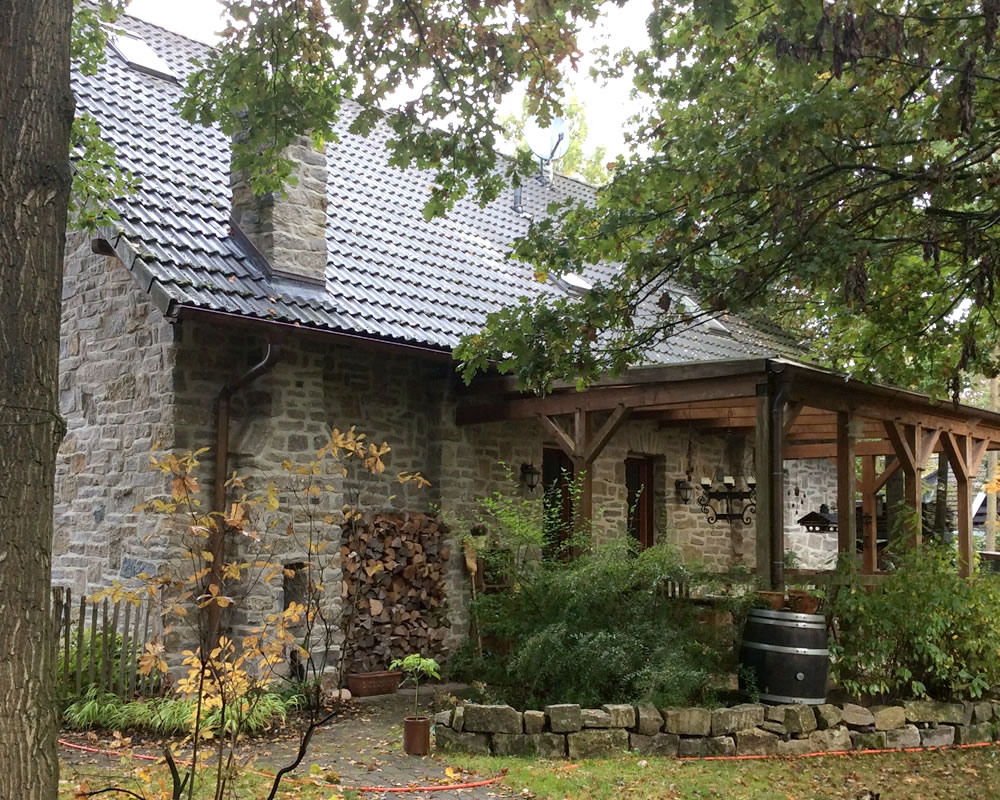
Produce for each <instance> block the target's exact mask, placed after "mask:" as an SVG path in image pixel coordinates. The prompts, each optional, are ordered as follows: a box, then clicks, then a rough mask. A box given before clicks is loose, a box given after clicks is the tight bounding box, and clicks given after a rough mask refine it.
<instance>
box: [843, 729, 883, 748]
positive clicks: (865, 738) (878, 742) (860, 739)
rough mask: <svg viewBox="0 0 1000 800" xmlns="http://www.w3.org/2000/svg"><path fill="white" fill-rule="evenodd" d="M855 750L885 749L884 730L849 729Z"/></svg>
mask: <svg viewBox="0 0 1000 800" xmlns="http://www.w3.org/2000/svg"><path fill="white" fill-rule="evenodd" d="M851 744H852V745H854V749H855V750H885V731H851Z"/></svg>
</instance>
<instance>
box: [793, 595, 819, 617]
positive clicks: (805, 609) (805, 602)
mask: <svg viewBox="0 0 1000 800" xmlns="http://www.w3.org/2000/svg"><path fill="white" fill-rule="evenodd" d="M822 602H823V601H822V599H821V598H819V597H813V596H812V595H811V594H809V592H803V591H801V590H791V591H789V592H788V605H789V606H790V607H791V609H792V611H794V612H795V613H796V614H815V613H816V611H817V610H818V609H819V607H820V604H821V603H822Z"/></svg>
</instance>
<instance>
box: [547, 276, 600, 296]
mask: <svg viewBox="0 0 1000 800" xmlns="http://www.w3.org/2000/svg"><path fill="white" fill-rule="evenodd" d="M556 285H557V286H558V287H559V288H560V289H562V290H563V291H564V292H568V293H569V294H576V295H584V294H586V293H587V292H589V291H590V290H591V289H593V288H594V284H592V283H591V282H590V281H588V280H587V279H586V278H584V277H583V275H580V274H579V273H576V272H564V273H563V274H562V275H560V276H559V277H558V278H556Z"/></svg>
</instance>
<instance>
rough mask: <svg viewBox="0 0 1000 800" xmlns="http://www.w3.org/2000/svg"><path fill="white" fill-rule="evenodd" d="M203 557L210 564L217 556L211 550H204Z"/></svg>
mask: <svg viewBox="0 0 1000 800" xmlns="http://www.w3.org/2000/svg"><path fill="white" fill-rule="evenodd" d="M201 557H202V558H203V559H205V560H206V561H208V562H210V563H211V562H212V561H215V555H214V554H213V553H212V552H211V551H210V550H202V551H201Z"/></svg>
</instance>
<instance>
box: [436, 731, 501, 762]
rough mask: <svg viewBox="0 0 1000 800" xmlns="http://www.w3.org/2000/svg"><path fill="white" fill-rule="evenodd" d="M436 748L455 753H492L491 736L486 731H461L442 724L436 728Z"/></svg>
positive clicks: (486, 754)
mask: <svg viewBox="0 0 1000 800" xmlns="http://www.w3.org/2000/svg"><path fill="white" fill-rule="evenodd" d="M434 748H435V749H436V750H441V751H447V752H454V753H472V754H473V755H477V756H488V755H489V754H490V737H489V736H488V735H487V734H485V733H460V732H458V731H455V730H452V729H451V728H446V727H444V726H441V727H440V728H436V729H435V730H434Z"/></svg>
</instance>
